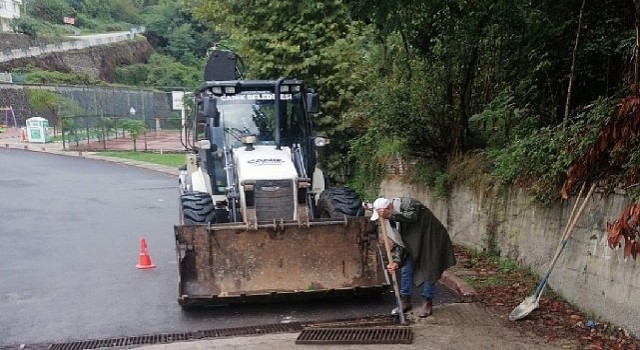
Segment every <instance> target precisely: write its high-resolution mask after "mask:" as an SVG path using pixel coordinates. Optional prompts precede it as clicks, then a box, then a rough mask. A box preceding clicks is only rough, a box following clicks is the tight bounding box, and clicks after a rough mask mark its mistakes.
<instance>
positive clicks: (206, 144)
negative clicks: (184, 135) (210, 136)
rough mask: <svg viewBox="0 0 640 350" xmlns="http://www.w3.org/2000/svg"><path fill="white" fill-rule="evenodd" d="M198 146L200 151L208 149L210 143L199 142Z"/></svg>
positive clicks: (207, 141)
mask: <svg viewBox="0 0 640 350" xmlns="http://www.w3.org/2000/svg"><path fill="white" fill-rule="evenodd" d="M198 146H199V147H200V149H210V148H211V142H210V141H209V140H200V141H198Z"/></svg>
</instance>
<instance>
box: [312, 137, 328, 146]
mask: <svg viewBox="0 0 640 350" xmlns="http://www.w3.org/2000/svg"><path fill="white" fill-rule="evenodd" d="M314 141H315V144H316V147H324V146H326V145H328V144H329V139H328V138H326V137H322V136H316V138H315V140H314Z"/></svg>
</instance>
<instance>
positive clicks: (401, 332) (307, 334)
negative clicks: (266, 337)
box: [296, 326, 413, 344]
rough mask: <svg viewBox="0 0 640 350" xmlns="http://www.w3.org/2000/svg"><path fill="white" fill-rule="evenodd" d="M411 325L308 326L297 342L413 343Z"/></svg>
mask: <svg viewBox="0 0 640 350" xmlns="http://www.w3.org/2000/svg"><path fill="white" fill-rule="evenodd" d="M412 342H413V332H412V330H411V327H406V326H404V327H377V328H307V329H303V330H302V332H301V333H300V335H299V336H298V339H296V344H411V343H412Z"/></svg>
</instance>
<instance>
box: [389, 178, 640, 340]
mask: <svg viewBox="0 0 640 350" xmlns="http://www.w3.org/2000/svg"><path fill="white" fill-rule="evenodd" d="M585 192H586V191H585ZM380 193H381V194H384V195H386V196H390V197H394V196H395V197H399V196H411V197H414V198H417V199H419V200H420V201H422V202H423V203H425V204H426V205H428V206H429V207H430V208H431V209H432V211H433V212H434V214H435V215H437V216H438V218H440V220H441V221H442V222H443V223H446V225H447V228H448V230H449V234H450V235H451V237H452V239H453V241H454V242H456V243H458V244H462V245H464V246H467V247H473V248H479V249H483V250H484V249H487V248H489V247H490V246H491V247H493V248H494V249H496V250H498V251H499V252H500V255H501V257H503V258H508V259H512V260H514V261H517V262H518V263H520V264H522V265H525V266H528V267H531V268H532V269H533V270H534V271H536V272H537V273H538V274H539V275H540V276H542V275H543V274H544V272H545V271H546V270H547V268H548V266H549V263H550V262H551V259H552V258H553V255H554V253H555V251H556V248H557V247H558V244H559V243H560V240H561V236H562V232H563V230H564V227H565V225H566V223H567V220H568V219H569V215H570V213H571V210H572V208H573V204H574V203H575V200H576V199H575V198H570V199H569V200H568V201H566V202H563V203H562V204H558V205H557V206H554V207H551V208H542V207H538V206H535V205H532V204H531V203H530V200H529V197H528V196H527V194H526V193H523V192H522V191H520V190H517V189H515V190H511V191H508V192H506V193H502V194H500V195H497V196H491V197H489V196H486V195H485V194H482V193H475V192H474V191H472V190H471V189H469V188H468V187H464V186H459V187H455V188H453V189H452V191H451V193H450V195H449V197H448V198H446V199H439V198H436V197H434V196H433V194H432V192H431V191H430V190H429V189H427V188H424V187H422V186H419V185H414V184H406V183H402V182H399V181H396V180H387V181H384V182H383V183H382V184H381V191H380ZM628 203H629V199H628V198H627V196H626V195H625V194H624V193H621V192H617V193H611V194H605V193H603V192H602V191H598V190H597V189H596V192H595V193H594V195H593V197H592V198H591V200H590V201H589V202H588V203H587V206H586V207H585V210H584V212H583V213H582V215H581V217H580V219H579V221H578V223H577V225H576V227H575V230H574V231H573V235H572V238H571V240H570V241H569V243H568V244H567V246H566V247H565V249H564V251H563V253H562V255H561V256H560V258H559V259H558V262H557V263H556V266H555V267H554V269H553V272H552V273H551V276H550V278H549V284H548V287H551V288H553V290H554V291H556V292H558V293H559V294H561V295H562V296H563V297H564V298H565V299H567V300H569V301H570V302H571V303H573V304H574V305H576V306H577V307H578V308H580V309H581V310H583V311H585V312H587V313H591V314H593V315H594V317H595V318H596V319H598V318H602V319H604V320H607V321H609V322H612V323H613V324H616V325H619V326H621V327H623V328H625V329H626V330H628V331H629V332H631V333H632V334H634V335H635V336H640V261H634V260H633V259H632V258H629V259H627V260H625V259H624V258H623V254H622V251H621V250H620V249H618V250H612V249H610V248H609V247H608V245H607V233H606V224H607V222H613V221H614V220H616V219H617V216H618V215H619V214H620V213H621V212H622V209H623V208H624V207H625V206H626V205H627V204H628ZM533 292H534V291H533V290H532V291H531V294H533ZM514 307H515V305H514Z"/></svg>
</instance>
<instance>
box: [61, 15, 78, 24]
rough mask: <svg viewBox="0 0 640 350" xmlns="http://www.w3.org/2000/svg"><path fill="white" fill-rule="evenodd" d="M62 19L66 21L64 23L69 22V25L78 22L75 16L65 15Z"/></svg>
mask: <svg viewBox="0 0 640 350" xmlns="http://www.w3.org/2000/svg"><path fill="white" fill-rule="evenodd" d="M62 21H63V22H64V24H69V25H74V24H76V19H75V18H73V17H65V18H63V19H62Z"/></svg>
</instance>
